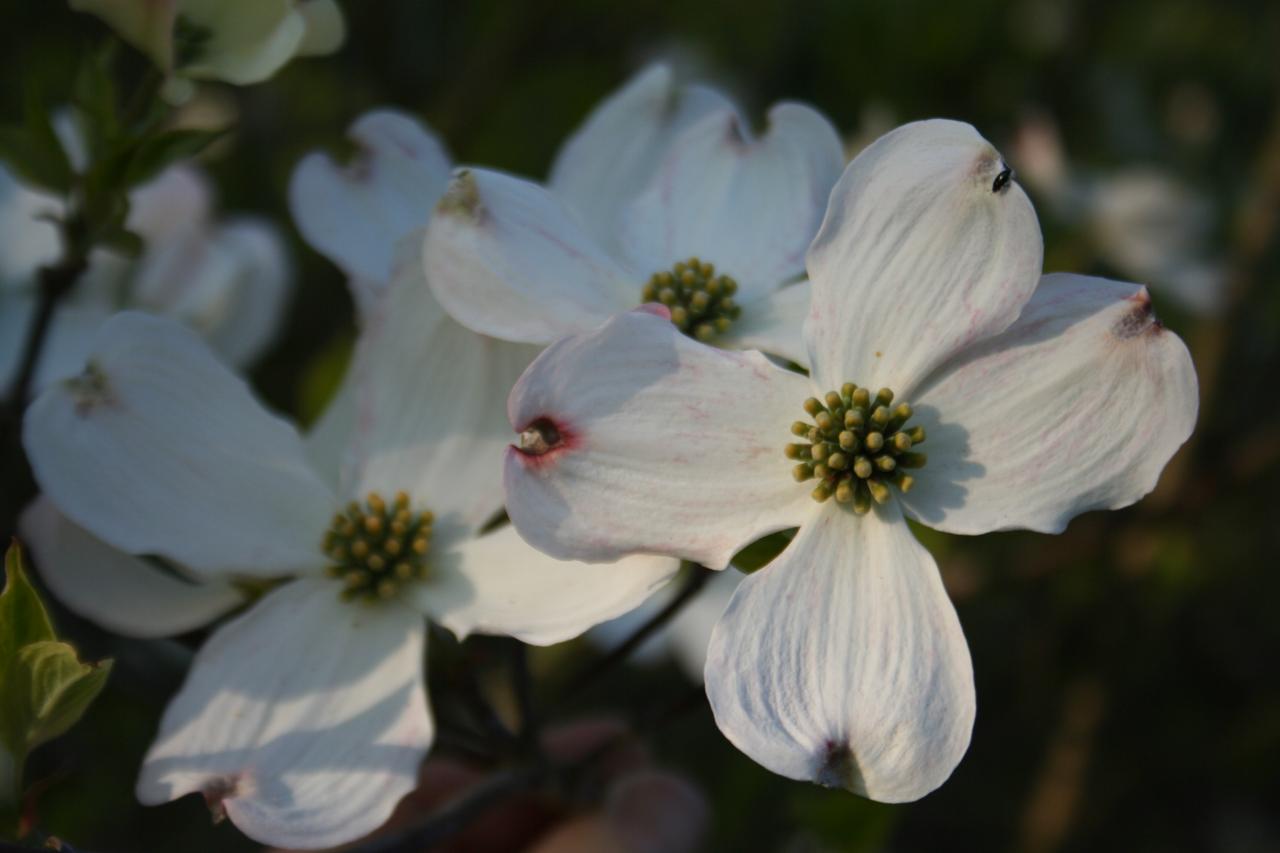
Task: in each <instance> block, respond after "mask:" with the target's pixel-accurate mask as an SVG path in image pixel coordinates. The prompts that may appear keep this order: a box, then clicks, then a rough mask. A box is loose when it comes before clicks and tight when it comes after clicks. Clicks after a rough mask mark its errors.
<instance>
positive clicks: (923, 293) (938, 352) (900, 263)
mask: <svg viewBox="0 0 1280 853" xmlns="http://www.w3.org/2000/svg"><path fill="white" fill-rule="evenodd" d="M1042 249H1043V247H1042V244H1041V239H1040V226H1039V225H1038V223H1037V222H1036V217H1035V211H1034V210H1032V208H1031V203H1030V202H1029V201H1028V200H1027V197H1026V195H1025V194H1024V193H1023V191H1022V188H1021V187H1019V186H1018V185H1017V184H1016V183H1015V182H1014V181H1013V180H1012V178H1011V173H1010V172H1009V171H1008V167H1007V166H1006V165H1005V164H1004V161H1003V160H1001V159H1000V155H999V153H997V152H996V150H995V149H994V148H992V147H991V145H990V144H988V143H987V141H986V140H984V139H983V138H982V137H981V136H979V135H978V133H977V131H975V130H974V129H973V128H972V127H970V126H969V125H967V124H962V123H960V122H954V121H943V120H932V121H923V122H916V123H914V124H908V125H904V126H903V127H900V128H898V129H897V130H894V131H892V132H891V133H888V134H886V135H885V136H883V137H881V138H880V139H879V140H877V141H876V142H875V143H874V144H872V145H871V146H870V147H868V148H867V149H866V150H864V151H863V152H862V153H861V154H859V155H858V157H857V158H856V159H854V161H853V162H852V163H851V164H849V167H848V168H847V169H846V170H845V173H844V176H843V177H842V178H841V179H840V182H839V183H838V184H837V185H836V188H835V189H834V190H833V191H832V194H831V205H830V207H829V208H828V209H827V217H826V219H825V220H824V221H823V223H822V229H821V231H819V233H818V236H817V238H816V239H815V240H814V242H813V245H812V246H811V247H810V249H809V255H808V259H807V264H808V268H809V278H810V280H811V281H812V283H813V295H812V308H811V310H810V315H809V320H808V323H807V324H806V326H805V337H806V340H807V341H808V345H809V355H810V359H811V364H812V367H813V375H814V378H815V380H816V381H817V384H818V385H819V386H821V387H823V388H838V387H840V385H841V383H843V382H856V383H858V384H859V385H862V386H864V387H871V388H873V389H874V388H879V387H882V386H888V387H890V388H892V389H893V390H895V391H897V392H899V393H900V394H904V395H906V396H908V397H909V396H910V394H911V390H912V388H913V387H914V386H915V383H918V382H919V381H920V380H922V379H924V377H925V376H926V375H927V374H928V372H929V371H931V370H932V369H933V368H935V367H937V366H938V365H939V364H942V363H943V362H945V361H946V360H947V359H948V358H950V357H952V356H953V355H955V354H956V353H957V352H959V351H961V350H962V349H964V348H965V347H967V346H968V345H970V344H972V343H974V342H975V341H978V340H981V339H983V338H986V337H989V336H991V335H994V334H997V333H999V332H1001V331H1003V330H1004V329H1005V328H1007V327H1008V326H1009V325H1010V324H1011V323H1012V322H1013V321H1014V320H1015V319H1017V316H1018V312H1019V311H1020V310H1021V308H1022V306H1023V304H1025V303H1026V301H1027V299H1029V298H1030V297H1031V293H1032V291H1033V290H1034V289H1035V286H1036V281H1037V280H1038V279H1039V276H1040V263H1041V254H1042Z"/></svg>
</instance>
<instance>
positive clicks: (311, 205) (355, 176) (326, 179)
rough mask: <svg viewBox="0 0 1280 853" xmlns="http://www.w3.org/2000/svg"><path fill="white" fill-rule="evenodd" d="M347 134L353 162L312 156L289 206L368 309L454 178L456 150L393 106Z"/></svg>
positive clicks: (298, 172) (300, 169) (297, 176)
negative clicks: (407, 240)
mask: <svg viewBox="0 0 1280 853" xmlns="http://www.w3.org/2000/svg"><path fill="white" fill-rule="evenodd" d="M347 135H348V136H349V137H350V138H351V141H352V142H354V143H355V144H356V146H357V147H358V151H357V153H356V155H355V157H354V158H353V159H352V160H351V162H350V163H348V164H347V165H345V166H343V165H339V164H338V163H336V162H335V161H334V160H333V158H331V157H330V156H329V155H328V154H323V153H319V152H315V153H312V154H309V155H307V156H306V157H305V158H304V159H303V160H302V162H300V163H299V164H298V166H297V168H296V169H294V172H293V178H292V179H291V180H290V182H289V210H290V211H291V212H292V213H293V219H294V221H295V222H296V223H297V224H298V230H299V231H301V232H302V236H303V237H304V238H305V239H306V241H307V243H308V244H310V245H311V247H312V248H314V249H315V250H316V251H318V252H320V253H321V254H323V255H324V256H325V257H327V258H328V259H329V260H331V261H333V262H334V263H335V264H337V265H338V266H339V267H340V268H341V269H342V270H343V272H345V273H346V274H347V275H348V276H350V277H351V278H353V279H355V281H354V282H353V284H352V286H353V288H355V289H356V292H355V296H356V301H357V303H358V304H359V306H360V308H361V309H362V310H367V309H369V308H370V307H371V303H372V302H373V301H376V295H377V294H376V291H377V289H378V288H379V287H385V285H386V283H387V282H388V281H389V280H390V277H391V267H392V264H393V262H394V260H395V247H396V244H397V243H398V242H399V241H400V239H401V238H402V237H404V236H405V235H407V234H410V233H412V232H414V231H417V230H419V229H421V228H422V227H423V226H424V225H426V223H427V218H428V217H429V216H430V215H431V209H432V208H433V207H434V206H435V204H436V202H437V201H438V200H439V199H440V195H441V194H442V193H443V192H444V189H445V186H446V185H447V184H448V182H449V170H450V168H451V167H450V163H449V155H448V153H447V152H446V151H445V148H444V146H443V145H442V144H441V142H440V140H439V139H438V138H437V137H436V135H435V134H434V133H432V132H431V131H430V130H429V129H428V128H427V127H426V126H425V125H424V124H422V122H421V121H419V120H418V119H417V118H414V117H413V116H411V115H409V114H407V113H403V112H399V111H397V110H391V109H386V108H382V109H376V110H371V111H370V112H367V113H365V114H364V115H363V116H361V117H360V118H359V119H358V120H357V121H356V122H355V123H354V124H352V125H351V128H350V130H348V132H347Z"/></svg>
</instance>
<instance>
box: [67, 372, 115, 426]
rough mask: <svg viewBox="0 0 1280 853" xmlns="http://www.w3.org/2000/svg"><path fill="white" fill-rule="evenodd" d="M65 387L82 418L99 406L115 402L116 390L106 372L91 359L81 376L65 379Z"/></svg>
mask: <svg viewBox="0 0 1280 853" xmlns="http://www.w3.org/2000/svg"><path fill="white" fill-rule="evenodd" d="M63 387H65V388H66V389H67V392H68V393H69V394H70V395H71V398H72V400H73V401H74V402H75V406H76V414H78V415H79V416H80V417H82V418H86V417H88V416H89V414H90V413H91V412H93V410H94V409H96V408H98V407H99V406H110V405H113V404H115V402H116V396H115V392H114V391H113V390H112V388H111V382H110V380H109V379H108V377H107V374H106V372H105V371H104V370H103V369H102V367H101V366H99V365H98V363H97V362H95V361H90V362H89V363H87V364H86V365H85V367H84V371H83V372H81V373H80V375H79V376H73V377H71V378H70V379H67V380H64V382H63Z"/></svg>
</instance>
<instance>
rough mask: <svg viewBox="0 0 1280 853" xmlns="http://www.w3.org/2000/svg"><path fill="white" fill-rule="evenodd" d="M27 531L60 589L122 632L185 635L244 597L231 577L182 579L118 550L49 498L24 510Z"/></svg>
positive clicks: (45, 574) (73, 604)
mask: <svg viewBox="0 0 1280 853" xmlns="http://www.w3.org/2000/svg"><path fill="white" fill-rule="evenodd" d="M20 531H21V534H22V541H23V542H24V543H26V544H27V545H28V546H29V547H30V548H31V553H32V554H33V555H34V556H35V561H36V566H37V568H39V570H40V577H41V579H42V580H44V582H45V583H46V584H47V585H48V587H49V589H50V590H52V591H53V594H54V595H56V596H58V599H59V600H60V601H61V602H62V603H63V604H65V605H67V607H69V608H71V609H72V610H73V611H75V612H76V613H78V614H80V615H81V616H83V617H85V618H86V619H88V620H90V621H91V622H94V623H96V624H98V625H101V626H102V627H103V628H106V629H107V630H108V631H114V632H115V633H117V634H124V635H125V636H127V637H165V636H169V635H171V634H181V633H183V632H185V631H192V630H195V629H197V628H201V627H204V626H205V625H207V624H208V623H210V622H212V621H213V620H215V619H217V618H218V617H219V616H222V615H223V614H225V613H227V612H228V611H230V610H232V609H233V608H235V607H238V606H239V605H240V604H241V603H242V602H243V601H244V596H243V595H242V594H241V593H240V592H239V591H238V590H237V589H236V588H235V587H234V586H232V585H231V583H229V582H227V581H222V580H217V579H214V580H209V581H207V582H205V581H200V580H197V579H194V578H191V579H188V578H182V577H178V576H175V575H174V574H169V573H166V572H164V571H161V570H160V569H159V568H157V567H155V566H152V565H149V564H148V563H146V562H145V561H143V560H140V559H138V558H137V557H133V556H130V555H129V554H125V553H124V552H122V551H117V550H116V549H115V548H112V547H111V546H110V545H108V544H107V543H105V542H103V541H102V540H100V539H98V538H96V537H94V536H93V534H91V533H89V532H88V531H87V530H85V529H84V528H82V527H80V526H79V525H77V524H76V523H75V522H73V521H71V519H69V518H67V517H66V516H65V515H63V514H62V513H60V512H58V509H57V507H55V506H54V505H53V503H52V502H51V501H49V500H48V499H47V498H44V497H41V498H38V499H37V500H36V501H35V502H34V503H32V504H31V505H30V506H29V507H28V508H27V510H26V512H25V513H23V516H22V521H21V524H20Z"/></svg>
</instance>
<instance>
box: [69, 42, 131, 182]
mask: <svg viewBox="0 0 1280 853" xmlns="http://www.w3.org/2000/svg"><path fill="white" fill-rule="evenodd" d="M117 44H118V42H116V41H115V40H114V39H108V40H107V41H105V42H103V46H102V48H100V49H99V50H94V51H89V52H86V53H85V55H84V58H83V59H82V60H81V62H80V67H79V68H78V69H76V78H75V82H74V83H73V84H72V90H71V92H72V94H71V103H72V104H74V105H75V106H76V108H77V110H78V111H79V113H80V116H81V117H82V118H83V125H84V131H85V136H86V137H87V139H88V143H89V151H90V153H91V155H92V158H91V159H93V160H97V159H99V158H100V157H102V156H103V155H104V154H105V153H106V151H107V150H108V148H109V146H110V145H111V144H112V143H113V142H114V141H115V140H116V139H117V138H118V137H119V135H120V99H119V93H118V92H117V90H116V83H115V75H114V74H113V73H112V66H113V65H114V63H115V58H116V53H117V50H116V46H117Z"/></svg>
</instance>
